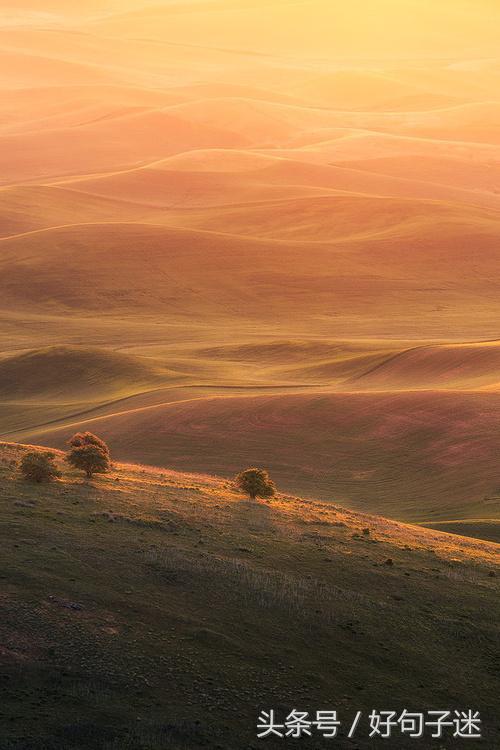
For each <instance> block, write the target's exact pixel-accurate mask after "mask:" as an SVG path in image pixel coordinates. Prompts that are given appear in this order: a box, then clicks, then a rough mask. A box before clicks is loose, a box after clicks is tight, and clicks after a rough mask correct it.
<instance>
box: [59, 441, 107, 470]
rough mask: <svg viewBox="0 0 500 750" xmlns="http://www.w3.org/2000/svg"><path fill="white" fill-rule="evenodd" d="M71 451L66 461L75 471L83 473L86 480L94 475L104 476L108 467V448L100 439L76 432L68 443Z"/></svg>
mask: <svg viewBox="0 0 500 750" xmlns="http://www.w3.org/2000/svg"><path fill="white" fill-rule="evenodd" d="M69 444H70V446H71V449H70V450H69V452H68V453H67V454H66V461H67V462H68V463H69V464H70V465H71V466H73V467H74V468H75V469H80V470H81V471H84V472H85V474H86V476H87V479H92V477H93V476H94V474H105V473H106V472H107V471H108V470H109V467H110V454H109V448H108V446H107V445H106V443H105V442H104V440H101V438H99V437H97V435H93V434H92V433H91V432H77V433H76V435H73V437H72V438H71V440H70V441H69Z"/></svg>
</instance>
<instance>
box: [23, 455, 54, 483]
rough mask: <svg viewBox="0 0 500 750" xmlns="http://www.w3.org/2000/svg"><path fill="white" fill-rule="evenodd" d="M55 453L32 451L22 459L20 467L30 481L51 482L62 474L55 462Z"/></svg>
mask: <svg viewBox="0 0 500 750" xmlns="http://www.w3.org/2000/svg"><path fill="white" fill-rule="evenodd" d="M54 459H55V455H54V453H41V452H40V451H31V452H30V453H25V454H24V456H23V457H22V459H21V464H20V469H21V473H22V475H23V477H24V478H25V479H26V480H27V481H28V482H36V483H37V484H40V483H41V482H51V481H52V480H53V479H57V478H58V477H60V476H61V472H60V471H59V469H58V468H57V466H56V465H55V463H54Z"/></svg>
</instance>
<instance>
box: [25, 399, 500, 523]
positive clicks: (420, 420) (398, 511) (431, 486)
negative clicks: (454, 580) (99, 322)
mask: <svg viewBox="0 0 500 750" xmlns="http://www.w3.org/2000/svg"><path fill="white" fill-rule="evenodd" d="M182 396H183V397H182V398H178V397H177V396H176V395H174V394H173V392H161V391H160V392H158V393H155V394H153V398H149V397H148V398H147V400H145V401H144V400H143V398H142V397H139V398H138V399H130V400H129V401H128V402H127V403H124V404H119V405H111V407H109V408H108V409H106V408H104V409H102V410H101V416H95V415H93V414H87V415H86V416H85V417H83V418H77V419H75V420H67V423H66V424H65V423H64V422H62V423H61V425H59V426H46V427H43V426H41V427H40V428H38V429H35V430H32V431H31V432H30V431H29V430H27V431H26V430H25V431H24V432H21V433H18V435H19V437H16V439H23V440H29V441H37V442H43V443H45V444H48V445H53V446H55V447H58V448H62V447H63V446H64V445H65V442H66V440H67V439H68V438H69V437H70V436H71V434H72V433H73V432H74V431H75V430H76V429H77V428H78V429H90V430H93V431H95V432H98V433H99V434H102V435H103V437H104V438H105V439H106V440H108V441H109V442H110V443H111V444H112V445H113V446H114V447H115V450H116V453H117V455H118V456H119V457H120V458H121V459H122V460H127V461H145V462H147V463H151V464H154V465H158V466H172V467H174V468H175V469H177V470H180V471H190V470H192V469H193V468H196V469H197V470H198V471H208V472H213V473H216V474H223V475H225V476H231V475H232V474H234V473H235V472H236V471H237V470H238V468H239V467H240V466H241V464H242V462H243V463H248V462H249V463H250V464H257V465H264V466H266V467H268V468H269V469H271V470H272V472H273V474H275V475H276V476H277V477H278V479H279V481H280V483H281V484H282V486H284V487H286V489H287V490H288V491H290V492H294V493H301V494H307V495H310V496H313V497H317V496H320V497H322V498H324V499H325V500H329V501H331V500H332V499H334V500H337V501H341V502H342V503H345V504H346V505H348V506H349V507H354V508H357V509H359V510H363V511H369V512H375V513H380V514H383V515H385V516H388V517H390V518H396V519H399V520H405V521H410V522H419V523H434V522H435V521H456V520H460V519H461V520H467V521H469V522H471V524H472V525H473V522H474V520H475V519H478V520H482V521H484V520H487V519H491V520H492V521H493V520H498V519H499V518H500V495H499V494H498V488H499V477H498V467H497V460H496V456H497V451H498V440H497V429H496V427H495V428H494V427H493V426H498V425H499V423H500V396H499V394H498V392H491V393H489V392H486V393H482V392H477V393H473V392H470V393H460V392H449V393H445V392H439V391H428V392H426V391H423V392H393V393H345V392H337V393H331V392H330V393H329V392H324V393H321V392H313V393H310V392H307V391H306V392H302V393H290V394H284V393H272V392H270V393H268V394H265V395H264V394H262V393H260V394H259V395H247V394H246V393H245V391H241V390H240V391H239V392H238V391H237V389H235V390H234V391H233V392H232V393H230V394H228V395H220V394H219V395H212V394H211V392H210V389H201V390H195V391H193V392H190V390H189V389H183V390H182ZM107 411H108V414H106V412H107ZM97 413H98V412H96V413H95V414H97ZM68 422H69V424H68ZM21 436H24V437H21ZM469 528H471V526H469ZM495 528H498V527H495ZM480 529H481V526H479V527H478V531H477V534H478V536H480Z"/></svg>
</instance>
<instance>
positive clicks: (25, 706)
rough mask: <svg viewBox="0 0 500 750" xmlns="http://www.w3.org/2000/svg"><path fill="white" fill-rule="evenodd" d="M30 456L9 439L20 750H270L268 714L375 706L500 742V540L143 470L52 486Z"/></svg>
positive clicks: (10, 582) (0, 476) (3, 453)
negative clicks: (456, 724) (444, 712)
mask: <svg viewBox="0 0 500 750" xmlns="http://www.w3.org/2000/svg"><path fill="white" fill-rule="evenodd" d="M25 450H26V447H23V446H18V445H14V444H5V443H3V444H1V445H0V457H1V463H0V505H1V517H2V527H1V528H2V543H1V545H0V556H1V557H2V569H3V571H4V572H3V575H2V579H3V580H2V596H1V597H0V610H1V616H0V643H1V647H0V658H1V661H2V680H3V683H4V692H3V700H2V706H1V713H2V722H1V724H0V745H1V747H2V750H61V748H63V747H64V750H117V749H118V748H119V749H120V750H167V749H168V750H171V748H179V749H180V748H182V749H184V750H188V749H189V750H193V749H194V748H198V747H205V748H210V749H213V750H216V749H217V750H226V749H227V750H234V748H236V747H237V748H241V749H243V748H248V749H250V748H253V747H256V739H255V734H256V732H255V725H256V719H257V715H258V712H259V711H260V710H261V709H264V708H271V707H274V708H276V709H277V710H278V711H287V710H291V709H292V708H294V707H295V708H303V709H304V710H311V711H314V710H316V709H317V708H329V707H330V708H337V709H338V710H339V712H340V714H341V717H343V718H344V720H345V721H348V719H351V720H352V718H353V716H354V713H355V712H356V711H357V710H365V711H367V710H371V709H372V708H373V707H374V706H377V707H380V708H381V709H384V708H391V709H392V708H393V709H394V710H398V709H401V710H402V709H403V708H405V707H406V708H409V709H412V708H413V709H414V710H428V709H432V708H434V709H440V708H443V707H450V708H457V709H458V708H460V709H467V708H469V707H473V708H475V709H477V710H480V711H481V712H482V718H483V722H484V735H485V739H484V740H483V741H482V742H481V743H480V746H481V747H484V748H485V749H486V750H493V748H495V747H496V746H497V744H496V743H497V739H498V734H497V728H496V716H495V711H496V703H497V687H498V683H497V666H498V665H497V663H496V662H497V659H498V651H497V643H498V622H499V618H500V609H499V601H500V599H499V597H498V591H499V584H498V580H499V579H498V577H493V576H492V574H493V573H494V572H495V571H497V574H498V573H500V569H499V557H498V549H499V548H498V546H497V545H494V544H489V543H487V542H479V541H472V540H467V539H465V538H462V537H457V536H453V535H449V534H443V533H439V532H436V531H430V530H426V529H421V528H418V527H412V526H406V525H404V524H397V523H394V522H391V521H387V520H384V519H381V518H377V517H374V516H366V515H362V514H359V513H354V512H350V511H346V510H344V509H343V508H341V507H338V506H336V505H335V506H334V505H332V504H325V503H321V502H316V501H312V500H302V499H300V498H297V497H292V496H288V495H280V496H279V497H278V498H277V499H276V500H273V501H272V502H260V501H258V502H250V501H248V500H246V499H245V498H244V497H242V496H240V495H238V494H236V493H235V492H234V490H233V489H232V488H231V485H230V484H229V483H228V482H227V481H225V480H222V479H217V478H215V477H210V476H203V475H192V474H191V475H187V474H186V475H182V474H176V473H174V472H172V471H170V470H162V469H153V468H148V467H143V466H133V465H117V466H115V468H114V469H113V471H112V472H111V473H110V474H109V475H106V476H103V477H100V478H97V479H95V480H94V481H93V482H91V483H87V482H84V481H82V479H81V477H80V476H77V475H75V474H73V473H71V472H69V473H68V472H67V471H66V470H65V477H64V479H63V480H61V481H58V482H56V483H54V484H53V485H41V486H34V485H30V484H28V483H26V482H24V481H22V480H21V479H20V478H19V477H18V474H17V471H16V466H15V464H16V462H17V461H18V460H19V459H20V457H21V456H22V454H23V452H24V451H25ZM365 529H368V531H364V530H365ZM389 558H390V559H391V560H392V564H388V563H387V561H388V559H389ZM402 665H404V668H403V669H402ZM452 676H453V679H451V677H452ZM339 742H340V743H342V744H340V745H339V746H342V747H346V748H351V747H352V748H353V750H354V748H355V747H358V748H363V749H364V748H368V747H373V743H372V742H371V741H370V742H369V741H368V739H367V726H366V725H365V726H364V727H363V728H362V729H361V728H360V734H359V737H358V738H357V739H356V741H355V742H352V743H350V742H348V741H347V740H346V739H341V740H339ZM414 744H415V743H414V740H406V742H405V741H404V739H403V740H402V741H398V742H397V748H398V750H406V748H408V750H409V749H410V748H412V747H414ZM465 744H467V743H465ZM326 745H328V746H330V745H329V744H328V743H326ZM268 746H271V747H272V746H273V745H272V743H268ZM278 746H279V745H278ZM306 746H310V745H308V744H307V743H306ZM314 746H315V747H316V746H318V747H319V746H320V745H319V744H315V745H314ZM384 746H387V747H396V745H395V744H394V743H392V742H386V743H385V744H384ZM440 746H441V747H443V748H448V747H449V748H452V747H453V748H456V747H458V746H459V744H457V742H456V741H448V740H443V741H442V742H441V743H440ZM460 746H461V745H460Z"/></svg>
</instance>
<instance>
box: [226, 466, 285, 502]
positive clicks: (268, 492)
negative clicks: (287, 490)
mask: <svg viewBox="0 0 500 750" xmlns="http://www.w3.org/2000/svg"><path fill="white" fill-rule="evenodd" d="M235 481H236V486H237V487H238V488H239V489H240V490H241V491H242V492H245V493H246V494H247V495H249V496H250V498H251V499H252V500H255V498H257V497H274V495H275V494H276V487H275V484H274V482H273V481H272V480H271V479H270V478H269V474H268V473H267V471H265V470H264V469H255V468H253V469H246V470H245V471H242V472H241V474H238V476H237V477H236V480H235Z"/></svg>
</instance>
